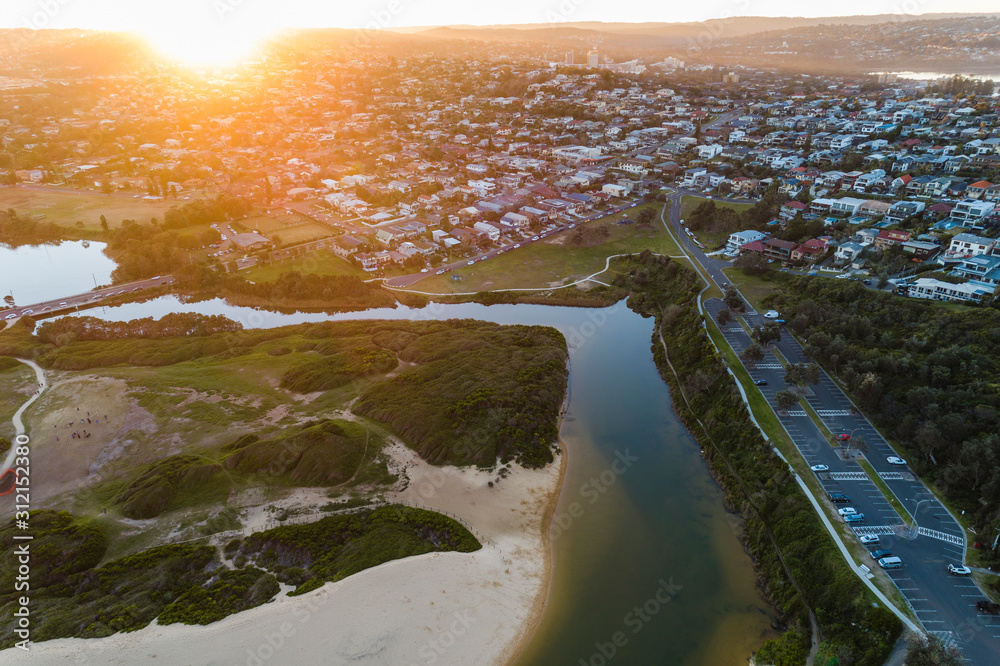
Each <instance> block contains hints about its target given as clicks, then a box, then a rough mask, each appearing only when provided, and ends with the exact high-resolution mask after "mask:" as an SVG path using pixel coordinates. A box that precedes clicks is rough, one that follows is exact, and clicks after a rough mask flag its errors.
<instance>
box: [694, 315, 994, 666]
mask: <svg viewBox="0 0 1000 666" xmlns="http://www.w3.org/2000/svg"><path fill="white" fill-rule="evenodd" d="M724 307H725V305H724V303H723V302H722V301H721V300H720V299H710V300H708V301H707V302H706V303H705V310H706V315H707V316H711V317H712V318H713V319H714V318H715V317H716V316H717V315H718V313H719V311H720V310H722V309H723V308H724ZM743 319H744V320H745V321H746V323H747V324H748V325H749V326H750V327H751V328H752V327H754V326H757V325H759V324H761V323H763V322H764V321H766V320H765V319H764V317H763V316H761V315H760V314H757V313H753V314H748V315H746V316H744V317H743ZM723 334H724V336H725V338H726V341H727V342H728V343H729V344H730V346H732V348H733V349H734V350H735V351H736V352H737V353H740V352H742V351H743V350H744V349H745V348H746V347H747V346H749V345H750V343H751V340H750V336H749V335H748V334H747V333H746V331H745V329H744V328H743V327H742V326H740V325H739V323H738V322H733V323H730V324H729V325H727V326H726V327H724V328H723ZM773 349H774V350H776V351H778V352H780V353H781V355H782V356H784V357H785V358H786V359H787V360H788V361H789V362H792V363H809V362H811V359H810V358H809V357H807V356H806V355H805V354H804V352H803V351H802V347H801V345H799V343H798V342H797V341H796V340H795V339H794V338H792V336H791V335H790V334H789V333H788V331H787V330H783V334H782V339H781V340H780V341H779V342H778V343H777V344H776V345H775V346H774V348H773ZM747 369H748V372H749V374H750V376H751V378H752V379H753V380H754V381H755V382H756V381H764V382H766V385H765V386H760V387H758V390H760V392H761V394H762V395H763V396H764V397H765V399H766V400H767V402H768V404H769V405H770V406H771V407H772V409H774V411H775V412H776V413H777V414H779V418H780V420H781V424H782V426H783V427H784V429H785V430H786V432H787V433H788V435H789V436H790V437H791V439H792V441H793V442H794V443H795V445H796V447H797V448H798V450H799V451H800V453H801V454H802V456H803V458H804V459H805V460H806V462H807V463H808V464H809V465H810V466H813V465H825V466H827V467H828V469H827V470H825V471H819V472H816V476H817V478H818V479H819V481H820V483H821V484H822V486H823V488H824V489H825V490H826V491H827V492H828V493H829V492H841V493H844V494H845V495H847V496H848V497H850V502H849V503H847V504H835V505H833V506H835V507H837V508H841V507H844V506H850V507H852V508H854V509H856V510H857V511H858V512H859V513H863V514H864V520H863V521H862V522H861V523H858V524H857V525H856V526H854V527H853V531H854V532H855V534H856V535H858V536H861V535H873V534H874V535H878V536H879V542H878V543H877V544H872V545H870V546H868V548H869V550H870V551H872V550H876V549H884V550H889V551H891V552H892V554H893V555H896V556H898V557H900V558H901V559H902V560H903V562H904V567H903V568H902V569H897V570H892V571H887V572H886V573H887V574H888V575H889V577H890V578H891V579H892V581H893V583H894V584H895V585H896V587H897V588H898V589H899V591H900V593H901V594H902V595H903V597H904V598H905V599H906V601H907V604H908V605H909V606H910V608H911V609H912V610H913V611H914V613H915V615H916V616H917V618H918V619H919V620H920V623H921V624H922V625H923V627H924V628H925V629H926V630H927V631H928V632H930V633H934V634H936V635H938V636H940V637H941V638H942V640H944V641H945V643H946V644H949V645H955V646H956V647H958V648H959V650H960V651H961V652H962V655H963V656H964V658H965V659H966V661H967V662H968V663H971V664H992V663H1000V618H995V617H991V616H985V615H981V614H980V613H978V612H977V610H976V601H977V600H979V599H984V598H985V595H984V594H983V592H982V590H980V589H979V587H978V586H977V585H976V584H975V582H974V581H973V580H972V579H971V578H969V577H964V576H953V575H951V574H949V573H948V572H947V565H948V564H962V563H963V561H964V556H965V536H964V531H963V529H962V528H961V526H960V525H959V524H958V523H957V522H956V521H955V519H954V518H953V517H952V516H951V515H950V514H949V513H948V511H947V510H946V509H945V508H944V506H943V505H942V504H941V503H940V502H939V501H938V500H937V499H936V498H935V497H934V496H933V495H932V494H931V493H930V492H929V491H928V490H927V489H926V488H925V487H924V486H923V484H922V483H921V482H920V480H919V479H918V478H917V477H915V476H914V475H913V474H912V473H911V472H910V471H909V469H908V467H907V466H905V465H904V466H900V465H893V464H890V463H889V462H888V461H887V458H888V457H889V456H896V455H897V454H896V453H895V451H893V449H892V448H891V447H890V446H889V444H888V443H887V442H886V441H885V439H884V438H882V436H881V435H880V434H879V433H878V431H877V430H876V429H875V428H874V427H873V426H872V425H871V423H869V422H868V421H867V419H865V418H864V417H863V416H862V415H861V414H860V413H858V411H857V410H856V408H855V406H854V404H853V403H852V402H851V400H850V399H849V398H848V397H847V396H846V395H845V394H844V393H843V391H841V389H840V388H839V387H838V386H837V384H836V383H835V382H834V381H833V380H832V379H831V378H830V377H829V376H828V375H827V374H826V373H822V375H821V379H820V382H819V384H817V385H814V386H810V387H809V392H808V394H807V396H806V402H807V403H808V404H809V405H810V406H811V407H812V408H813V409H814V410H815V411H816V413H817V414H818V415H819V417H820V420H821V421H822V422H823V424H824V425H825V426H826V427H827V428H828V429H829V430H830V431H831V432H832V433H834V434H835V435H836V434H840V433H844V434H849V435H850V436H851V437H858V436H861V437H863V439H864V440H865V442H866V443H867V451H868V452H867V455H866V458H867V460H868V462H869V463H870V464H871V466H872V467H873V468H874V469H875V471H876V473H877V474H878V475H879V477H880V478H881V479H882V480H883V481H884V482H885V484H886V485H887V486H888V487H889V489H890V490H891V491H892V493H893V495H895V497H896V498H897V499H898V500H900V501H901V503H902V504H903V506H904V507H905V508H906V509H907V510H908V511H909V513H910V514H911V515H915V516H916V519H917V527H916V528H915V529H914V528H910V527H908V526H906V525H905V524H904V523H903V521H902V519H901V518H900V517H899V515H898V514H897V512H896V511H895V509H893V507H892V506H891V505H890V504H889V502H888V501H887V500H886V499H885V497H884V496H883V494H882V492H881V491H880V490H879V489H878V488H877V487H876V486H875V484H874V483H873V482H872V481H871V480H870V479H869V478H868V476H867V474H865V473H864V470H863V469H862V468H861V466H860V464H859V463H858V462H857V461H856V460H853V459H845V458H844V457H842V456H841V455H840V454H839V448H840V447H835V446H833V445H832V443H831V442H829V441H827V440H826V439H825V437H824V435H823V433H822V432H821V431H820V429H819V428H818V427H817V426H816V424H815V423H814V422H813V421H812V419H810V417H809V415H808V414H807V413H806V411H805V410H802V409H799V408H794V409H792V410H789V411H788V412H787V413H782V412H781V411H780V410H779V409H778V406H777V401H776V399H775V395H776V394H777V392H778V391H780V390H782V389H785V388H788V386H787V385H786V383H785V381H784V376H785V371H784V368H783V366H782V365H781V364H780V362H779V361H778V359H777V357H775V356H774V355H773V354H767V356H766V357H765V360H764V361H763V362H761V363H758V364H756V365H754V366H752V367H749V368H747ZM866 564H867V566H868V567H869V568H875V567H877V564H876V563H875V561H874V559H872V561H870V562H868V563H866Z"/></svg>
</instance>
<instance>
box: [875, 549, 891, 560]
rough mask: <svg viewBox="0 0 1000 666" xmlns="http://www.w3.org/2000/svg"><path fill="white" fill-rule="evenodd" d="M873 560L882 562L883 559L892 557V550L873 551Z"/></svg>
mask: <svg viewBox="0 0 1000 666" xmlns="http://www.w3.org/2000/svg"><path fill="white" fill-rule="evenodd" d="M871 554H872V559H873V560H881V559H882V558H883V557H890V556H891V555H892V551H891V550H873V551H872V553H871Z"/></svg>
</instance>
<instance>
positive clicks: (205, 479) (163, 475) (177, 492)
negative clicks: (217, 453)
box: [115, 455, 229, 520]
mask: <svg viewBox="0 0 1000 666" xmlns="http://www.w3.org/2000/svg"><path fill="white" fill-rule="evenodd" d="M219 471H220V468H219V466H218V465H216V464H214V463H206V461H205V460H204V459H202V458H200V457H198V456H193V455H177V456H170V457H169V458H164V459H163V460H158V461H156V462H155V463H153V464H152V465H150V466H149V467H147V468H146V469H145V470H144V471H143V472H142V473H141V474H139V476H138V477H136V478H135V479H134V480H133V481H132V482H131V483H129V484H128V485H127V486H126V487H125V489H124V490H123V491H122V492H121V493H119V494H118V496H117V497H116V498H115V503H116V504H118V505H120V506H121V508H122V513H123V514H124V515H125V516H126V517H127V518H135V519H140V520H141V519H145V518H155V517H156V516H158V515H160V514H161V513H163V512H164V511H166V510H167V509H168V507H169V506H170V504H171V503H172V502H173V501H174V500H175V499H178V498H183V499H186V497H185V496H186V495H189V494H190V493H193V492H196V491H198V490H200V489H202V488H205V487H214V488H215V489H217V491H219V492H218V493H216V494H217V495H218V497H216V499H217V500H219V501H221V500H224V499H225V498H226V494H227V493H228V490H229V489H228V487H226V484H222V485H220V484H219V483H218V482H217V480H216V479H215V478H214V477H215V476H216V475H217V474H218V473H219Z"/></svg>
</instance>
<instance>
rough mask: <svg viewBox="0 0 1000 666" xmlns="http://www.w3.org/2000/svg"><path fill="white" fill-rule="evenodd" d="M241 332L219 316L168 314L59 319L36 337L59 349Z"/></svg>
mask: <svg viewBox="0 0 1000 666" xmlns="http://www.w3.org/2000/svg"><path fill="white" fill-rule="evenodd" d="M241 330H243V325H242V324H240V323H239V322H237V321H233V320H232V319H229V318H227V317H223V316H221V315H203V314H197V313H185V312H171V313H169V314H165V315H163V317H161V318H160V319H153V318H152V317H144V318H142V319H132V320H130V321H104V320H103V319H98V318H97V317H61V318H59V319H53V320H49V321H46V322H44V323H43V324H42V325H41V326H39V327H38V330H37V331H36V332H35V334H36V335H37V336H38V339H39V340H41V341H42V342H47V343H51V344H54V345H56V346H58V347H61V346H64V345H67V344H69V343H70V342H77V341H89V340H123V339H128V338H148V339H159V338H171V337H180V336H206V335H215V334H216V333H232V332H235V331H241Z"/></svg>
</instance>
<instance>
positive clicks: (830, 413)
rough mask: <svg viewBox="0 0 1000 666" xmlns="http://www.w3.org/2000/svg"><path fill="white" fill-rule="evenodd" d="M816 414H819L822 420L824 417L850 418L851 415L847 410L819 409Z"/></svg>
mask: <svg viewBox="0 0 1000 666" xmlns="http://www.w3.org/2000/svg"><path fill="white" fill-rule="evenodd" d="M816 413H817V414H819V416H820V418H822V417H824V416H850V415H851V413H850V412H849V411H847V410H846V409H817V410H816Z"/></svg>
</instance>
